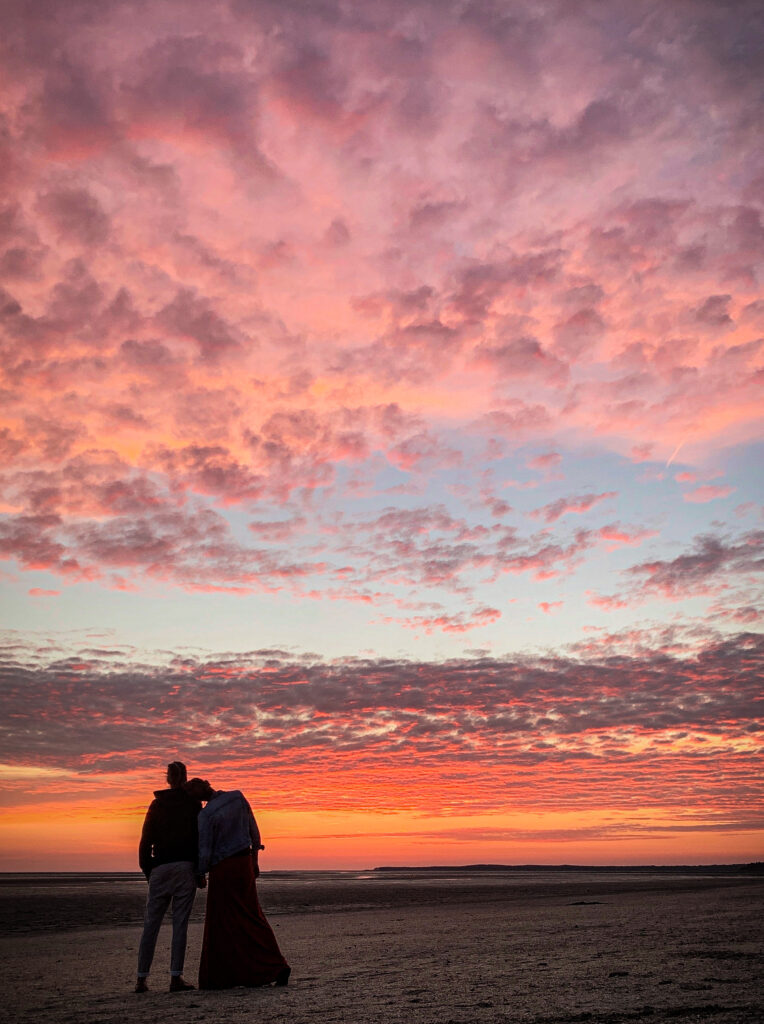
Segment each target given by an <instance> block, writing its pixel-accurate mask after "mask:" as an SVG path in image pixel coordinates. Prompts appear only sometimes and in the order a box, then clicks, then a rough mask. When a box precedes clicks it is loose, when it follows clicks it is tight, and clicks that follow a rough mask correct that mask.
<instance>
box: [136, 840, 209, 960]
mask: <svg viewBox="0 0 764 1024" xmlns="http://www.w3.org/2000/svg"><path fill="white" fill-rule="evenodd" d="M194 896H196V875H195V874H194V865H193V864H192V863H191V861H190V860H176V861H174V862H173V863H172V864H160V865H159V866H158V867H155V868H154V869H153V871H152V872H151V877H150V878H149V894H148V896H147V898H146V915H145V917H144V920H143V935H142V936H141V944H140V947H139V948H138V977H139V978H148V976H149V971H150V970H151V961H152V960H153V959H154V949H155V948H156V944H157V936H158V935H159V926H160V925H161V923H162V918H163V917H164V915H165V911H166V910H167V908H168V907H169V905H170V903H172V947H171V952H170V974H171V975H172V976H174V977H178V976H179V975H181V974H182V973H183V961H184V960H185V958H186V936H187V935H188V919H189V917H190V916H191V907H192V906H193V904H194Z"/></svg>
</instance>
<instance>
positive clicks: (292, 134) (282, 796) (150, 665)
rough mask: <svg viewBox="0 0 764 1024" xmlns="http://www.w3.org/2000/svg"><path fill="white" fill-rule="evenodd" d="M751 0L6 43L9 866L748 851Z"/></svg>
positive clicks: (420, 6)
mask: <svg viewBox="0 0 764 1024" xmlns="http://www.w3.org/2000/svg"><path fill="white" fill-rule="evenodd" d="M760 14H761V11H760V5H757V4H756V3H754V2H750V3H748V2H747V0H743V2H741V3H738V4H735V5H732V6H729V5H720V4H718V3H714V2H712V0H686V2H685V0H679V2H676V3H672V4H661V3H654V2H652V0H631V2H630V3H625V2H623V3H622V2H620V0H615V2H612V3H610V2H608V3H607V4H601V3H597V2H594V0H592V2H590V3H588V2H584V3H580V4H579V3H576V4H569V3H566V2H564V0H552V2H544V3H541V2H539V3H520V2H514V0H442V2H440V0H439V2H437V3H436V2H432V0H407V2H405V3H401V2H398V0H379V2H375V3H373V4H364V3H360V2H359V3H354V2H346V0H299V2H296V0H258V2H254V0H225V2H224V0H212V2H210V0H205V2H204V3H202V2H196V0H191V2H188V0H184V2H183V3H180V2H179V0H177V2H176V0H154V2H152V3H150V4H149V3H144V2H143V0H138V2H137V3H123V2H122V0H106V2H99V3H94V2H91V0H73V2H71V3H67V4H61V3H55V2H47V0H43V2H38V3H33V4H30V3H26V2H23V0H10V2H8V3H6V4H5V5H4V16H3V20H4V25H3V32H2V33H0V48H2V50H3V60H2V71H1V72H0V75H1V76H2V84H3V88H2V99H0V182H1V183H2V194H3V195H4V196H5V198H4V199H2V200H0V321H1V323H2V332H1V334H0V374H2V383H0V388H1V389H2V399H3V400H2V402H1V403H0V450H1V451H2V470H0V482H1V485H2V486H1V488H0V557H2V558H3V559H4V561H3V562H2V563H0V587H1V588H2V602H3V605H2V606H3V626H4V629H3V632H2V643H3V652H2V666H0V739H1V742H0V782H2V801H0V870H14V871H16V870H101V869H115V870H116V869H119V870H132V869H134V868H137V863H136V847H137V841H138V834H139V831H140V825H141V820H142V817H143V814H144V812H145V808H146V806H147V804H148V802H149V800H150V799H151V793H152V790H154V789H157V788H160V787H161V786H162V785H163V771H164V767H165V765H166V763H167V762H168V761H170V760H173V759H175V758H180V759H182V760H183V761H185V762H186V763H187V764H188V766H189V770H190V772H191V774H194V775H201V776H204V777H207V778H209V779H210V781H211V782H212V784H213V785H215V786H218V787H221V788H234V787H236V788H241V789H242V790H244V791H245V793H246V794H247V796H248V797H249V798H250V800H251V802H252V804H253V807H254V808H255V811H256V813H257V816H258V820H259V821H260V824H261V829H262V831H263V835H264V839H265V842H266V855H265V859H264V863H263V867H264V868H265V869H266V870H267V869H276V868H295V867H316V868H319V867H320V868H324V867H326V868H329V867H337V868H340V867H360V868H363V867H370V866H373V865H375V864H433V863H445V864H448V863H452V864H457V863H476V862H492V863H495V862H502V863H531V862H532V863H590V864H604V863H623V864H628V863H712V862H739V861H752V860H761V859H764V841H763V838H764V816H763V815H762V807H763V806H764V799H763V798H764V792H763V787H762V781H761V775H762V773H761V764H762V753H764V750H763V749H762V741H761V737H762V729H763V725H762V699H763V688H762V679H763V678H764V671H763V670H764V640H763V639H762V632H761V624H762V604H761V572H762V567H763V566H764V526H763V525H762V518H763V508H764V506H763V505H762V479H763V478H764V473H762V436H761V435H762V419H763V418H764V417H763V411H764V401H763V400H762V399H763V396H764V298H762V295H761V288H760V282H761V275H762V257H763V254H764V224H763V223H762V205H764V177H763V176H762V166H764V164H763V163H762V152H761V142H760V136H761V132H760V124H761V119H760V116H757V115H760V106H759V105H760V101H761V76H762V67H761V61H760V45H761V42H762V40H761V33H762V23H761V18H760Z"/></svg>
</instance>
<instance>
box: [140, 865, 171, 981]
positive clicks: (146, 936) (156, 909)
mask: <svg viewBox="0 0 764 1024" xmlns="http://www.w3.org/2000/svg"><path fill="white" fill-rule="evenodd" d="M171 866H172V865H170V864H160V865H159V867H156V868H154V870H153V871H152V872H151V878H150V879H149V892H148V896H147V897H146V912H145V915H144V919H143V934H142V935H141V944H140V946H139V947H138V981H139V982H140V981H141V980H143V985H137V986H136V990H137V991H143V990H144V989H145V981H146V978H148V976H149V971H150V970H151V962H152V960H153V959H154V950H155V948H156V944H157V936H158V935H159V926H160V925H161V923H162V918H163V917H164V915H165V911H166V910H167V908H168V906H169V905H170V900H171V899H172V886H171V885H170V884H169V882H170V878H171V876H172V872H171V871H170V870H169V869H170V868H171Z"/></svg>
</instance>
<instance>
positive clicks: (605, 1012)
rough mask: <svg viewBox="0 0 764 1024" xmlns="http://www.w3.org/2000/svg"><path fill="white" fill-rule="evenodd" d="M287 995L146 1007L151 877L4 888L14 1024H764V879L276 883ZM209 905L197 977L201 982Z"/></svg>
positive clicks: (190, 960)
mask: <svg viewBox="0 0 764 1024" xmlns="http://www.w3.org/2000/svg"><path fill="white" fill-rule="evenodd" d="M260 894H261V900H262V903H263V906H264V908H265V910H266V912H267V914H268V916H269V919H270V921H271V924H272V925H273V928H274V931H275V932H276V935H277V937H278V940H279V943H280V944H281V947H282V950H283V951H284V953H285V955H286V956H287V958H288V960H289V961H290V963H291V964H292V968H293V973H292V979H291V981H290V985H289V987H288V988H286V989H283V988H282V989H276V988H266V989H234V990H231V991H226V992H199V991H194V992H189V993H180V994H170V993H169V992H168V991H167V980H168V974H167V972H168V960H169V928H167V927H166V926H165V927H164V928H163V931H162V934H161V935H160V939H159V943H158V947H157V956H156V959H155V962H154V967H153V969H152V975H151V978H150V985H151V991H150V992H149V993H147V994H145V995H142V996H139V995H136V994H135V993H133V991H132V985H133V981H134V972H135V962H136V953H137V946H138V941H139V938H140V930H141V908H142V903H143V899H144V897H145V883H143V882H142V880H141V879H140V878H139V877H137V876H132V875H122V876H93V877H87V876H71V877H67V876H57V877H55V876H47V877H45V878H33V877H26V878H25V877H22V876H14V877H11V876H6V877H5V878H4V879H0V957H2V963H3V975H4V985H3V988H4V995H3V1000H4V1003H5V1013H6V1016H5V1019H7V1020H9V1021H12V1022H14V1024H16V1022H18V1024H32V1022H34V1024H137V1022H144V1021H152V1022H154V1021H162V1022H163V1024H172V1022H176V1021H177V1022H184V1024H194V1022H197V1021H198V1022H203V1021H209V1022H220V1024H223V1022H226V1024H227V1022H249V1021H252V1022H254V1021H258V1022H260V1021H273V1022H282V1021H283V1022H287V1021H288V1022H294V1024H301V1022H306V1024H307V1022H322V1024H323V1022H327V1024H329V1022H348V1024H350V1022H370V1024H376V1022H380V1024H382V1022H386V1024H387V1022H398V1021H400V1022H404V1021H407V1022H413V1024H431V1022H432V1024H435V1022H437V1024H452V1022H453V1024H456V1022H458V1024H462V1022H464V1024H466V1022H473V1021H474V1022H480V1024H492V1022H500V1021H501V1022H534V1024H542V1022H543V1024H562V1022H580V1021H591V1022H594V1024H600V1022H601V1024H605V1022H608V1024H617V1022H622V1021H641V1020H645V1021H649V1022H651V1024H663V1022H669V1021H673V1022H675V1021H682V1022H688V1024H695V1022H714V1024H756V1022H759V1021H762V1020H764V985H763V983H762V953H763V952H764V949H763V945H764V943H763V941H762V940H763V938H764V926H763V925H762V917H763V916H764V914H763V911H764V878H761V877H756V876H753V877H746V876H744V875H739V876H736V875H731V876H714V875H704V874H702V873H701V874H690V875H683V874H681V873H679V872H677V873H675V874H668V875H651V874H650V873H649V872H645V873H626V874H618V873H609V874H605V873H597V872H570V873H566V874H562V875H560V874H554V873H545V872H539V873H535V874H526V875H515V874H513V873H511V872H507V873H490V872H489V873H484V874H482V875H468V874H464V873H459V872H455V873H453V874H450V873H446V874H442V873H441V874H436V875H427V874H420V873H406V872H401V873H399V874H397V873H392V874H386V873H385V874H379V875H378V874H370V875H366V876H364V875H363V874H362V873H357V874H352V873H336V874H332V873H319V872H317V873H307V872H306V873H294V874H292V875H290V874H273V875H269V874H267V873H266V874H264V875H263V876H262V878H261V880H260ZM203 912H204V898H203V895H202V896H200V898H198V899H197V902H196V905H195V907H194V913H193V917H192V923H191V927H190V933H189V948H188V954H187V958H186V971H185V975H186V978H187V979H188V980H191V981H195V980H196V978H195V975H196V968H197V965H198V960H199V949H200V944H201V932H202V924H201V922H202V918H203Z"/></svg>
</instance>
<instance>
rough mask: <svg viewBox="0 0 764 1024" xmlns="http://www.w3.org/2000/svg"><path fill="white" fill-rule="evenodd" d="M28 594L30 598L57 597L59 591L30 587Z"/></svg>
mask: <svg viewBox="0 0 764 1024" xmlns="http://www.w3.org/2000/svg"><path fill="white" fill-rule="evenodd" d="M28 594H29V596H30V597H58V596H59V595H60V594H61V591H60V590H44V589H43V588H42V587H32V588H31V589H30V590H29V591H28Z"/></svg>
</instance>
